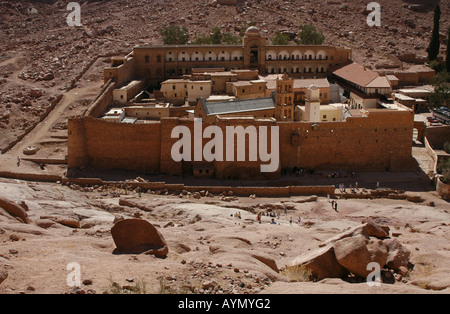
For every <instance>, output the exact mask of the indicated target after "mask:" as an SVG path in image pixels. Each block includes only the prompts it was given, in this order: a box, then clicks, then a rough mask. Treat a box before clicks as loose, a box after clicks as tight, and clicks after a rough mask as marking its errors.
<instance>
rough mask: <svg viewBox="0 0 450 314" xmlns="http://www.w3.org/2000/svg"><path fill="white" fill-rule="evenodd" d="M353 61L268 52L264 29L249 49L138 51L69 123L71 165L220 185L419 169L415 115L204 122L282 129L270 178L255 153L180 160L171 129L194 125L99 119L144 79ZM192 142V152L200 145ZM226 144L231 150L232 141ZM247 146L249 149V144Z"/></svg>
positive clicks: (320, 52) (280, 49)
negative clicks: (121, 90) (210, 176)
mask: <svg viewBox="0 0 450 314" xmlns="http://www.w3.org/2000/svg"><path fill="white" fill-rule="evenodd" d="M350 60H351V50H350V49H345V48H335V47H328V46H266V45H265V41H264V39H263V38H262V37H261V36H260V34H259V31H257V29H256V30H254V29H251V28H250V29H249V31H247V34H246V37H245V38H244V45H243V46H161V47H149V46H140V47H136V48H135V49H134V50H133V52H132V53H130V54H129V55H127V56H126V57H122V58H113V59H112V66H111V67H109V68H106V69H105V71H104V76H105V78H104V80H105V85H104V87H103V88H102V90H101V92H100V94H99V97H98V98H97V99H96V100H95V102H94V103H93V104H92V105H91V106H90V107H89V108H88V109H87V110H86V112H85V115H84V116H80V117H73V118H71V119H69V122H68V166H69V168H78V167H81V166H90V167H94V168H103V169H123V170H131V171H143V172H147V173H167V174H172V175H183V174H187V175H192V174H193V173H194V172H195V171H197V170H198V169H200V170H202V169H201V168H202V167H205V171H206V168H208V167H211V168H212V169H213V171H214V175H215V176H216V178H218V179H263V178H274V177H278V176H280V175H282V174H283V173H285V172H288V171H291V170H292V169H294V168H304V169H315V170H316V169H328V170H333V171H339V170H342V171H344V170H348V171H405V170H411V169H413V168H414V169H415V164H414V162H413V158H412V156H411V152H412V133H413V128H414V114H413V112H412V111H409V110H387V109H376V110H368V111H366V112H365V113H363V115H362V116H356V117H349V118H347V119H346V120H345V121H344V122H321V123H312V122H280V121H276V120H275V119H254V118H229V119H222V118H220V117H217V118H216V120H215V121H214V122H212V123H211V124H206V123H204V124H203V128H205V127H207V126H209V125H216V126H218V127H220V128H221V129H222V130H223V133H224V134H225V133H226V132H225V130H226V127H227V126H243V127H246V126H249V125H254V126H267V127H268V128H269V129H270V127H273V126H278V127H279V149H280V153H279V160H280V163H279V167H278V169H277V170H276V171H275V172H271V173H261V171H260V166H261V164H265V162H262V161H261V160H260V158H259V157H260V156H259V155H258V158H257V160H256V161H249V155H248V151H247V153H246V158H245V160H246V161H234V162H230V161H225V160H224V161H217V160H216V161H213V162H209V163H207V162H205V161H204V160H202V161H181V162H176V161H174V160H173V159H172V156H171V149H172V146H173V144H174V143H175V142H177V141H178V139H177V138H171V133H172V130H173V129H174V127H176V126H186V127H187V128H189V130H191V134H194V121H193V120H192V119H184V118H176V117H171V118H162V119H161V120H159V121H151V122H149V123H145V124H126V123H117V122H110V121H104V120H102V119H98V118H99V116H100V115H101V113H102V112H104V111H105V109H106V108H107V106H108V104H110V103H111V99H112V90H113V89H114V88H116V87H118V86H121V85H122V84H124V83H125V82H127V81H129V80H131V79H144V80H146V81H147V83H148V84H150V85H154V86H156V84H158V83H160V82H162V81H164V80H166V79H169V78H172V77H173V76H178V75H179V74H186V73H190V71H192V68H225V70H231V69H257V70H258V71H260V73H261V74H264V73H267V71H269V72H271V71H272V70H271V69H272V68H273V69H274V72H275V73H282V72H287V73H290V74H289V75H292V76H296V75H297V76H298V77H306V76H310V77H313V76H319V75H322V76H324V77H325V76H326V75H327V72H328V69H329V68H330V67H333V66H336V65H340V64H345V63H347V62H349V61H350ZM297 67H298V68H299V69H300V70H299V72H298V73H297ZM310 68H311V69H312V70H311V69H310ZM322 68H324V69H322ZM305 69H306V70H305ZM310 70H311V71H310ZM258 135H259V134H258ZM269 138H270V136H269ZM191 140H192V145H191V147H192V154H193V152H194V145H195V143H194V140H193V139H191ZM208 142H209V139H204V140H203V143H202V144H201V149H203V148H204V145H205V144H206V143H208ZM223 145H224V151H225V149H226V147H225V143H224V144H223ZM246 145H247V147H248V138H247V140H246ZM269 147H270V146H269ZM235 150H236V147H235ZM269 151H270V148H269ZM193 159H194V158H191V160H193Z"/></svg>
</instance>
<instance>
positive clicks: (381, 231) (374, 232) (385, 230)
mask: <svg viewBox="0 0 450 314" xmlns="http://www.w3.org/2000/svg"><path fill="white" fill-rule="evenodd" d="M363 223H364V224H365V231H366V232H367V235H368V236H370V237H376V238H378V239H384V238H388V237H389V231H390V229H389V227H387V226H381V225H379V224H377V223H376V222H375V221H373V220H372V219H368V220H366V221H363Z"/></svg>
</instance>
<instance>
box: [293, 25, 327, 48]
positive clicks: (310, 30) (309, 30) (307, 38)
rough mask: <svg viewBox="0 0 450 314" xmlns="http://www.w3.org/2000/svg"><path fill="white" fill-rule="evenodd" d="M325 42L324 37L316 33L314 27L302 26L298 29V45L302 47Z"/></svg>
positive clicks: (319, 32)
mask: <svg viewBox="0 0 450 314" xmlns="http://www.w3.org/2000/svg"><path fill="white" fill-rule="evenodd" d="M324 40H325V36H324V35H323V33H322V32H321V31H318V30H317V29H316V27H315V26H314V25H307V24H305V25H302V26H301V27H300V40H298V41H297V43H298V44H303V45H321V44H323V42H324Z"/></svg>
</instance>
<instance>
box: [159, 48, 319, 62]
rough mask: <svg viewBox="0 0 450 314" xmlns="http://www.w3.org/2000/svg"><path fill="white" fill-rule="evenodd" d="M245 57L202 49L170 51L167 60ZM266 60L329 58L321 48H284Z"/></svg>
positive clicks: (228, 52)
mask: <svg viewBox="0 0 450 314" xmlns="http://www.w3.org/2000/svg"><path fill="white" fill-rule="evenodd" d="M243 58H244V55H243V52H242V51H241V50H235V51H226V50H224V51H221V52H218V53H216V52H214V51H208V52H202V51H194V52H188V51H180V52H178V53H176V52H174V51H169V52H167V53H166V56H165V59H166V62H174V61H176V60H177V61H179V62H184V61H241V60H242V59H243ZM266 60H268V61H271V60H328V55H327V52H326V51H325V50H320V51H318V52H317V53H316V52H314V51H313V50H308V51H306V52H301V51H300V50H294V51H292V52H288V51H287V50H282V51H280V52H276V51H274V50H270V51H268V52H267V53H266Z"/></svg>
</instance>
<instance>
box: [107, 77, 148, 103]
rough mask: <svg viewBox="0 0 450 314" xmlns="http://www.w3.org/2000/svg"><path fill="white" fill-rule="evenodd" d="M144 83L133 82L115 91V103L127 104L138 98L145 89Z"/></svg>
mask: <svg viewBox="0 0 450 314" xmlns="http://www.w3.org/2000/svg"><path fill="white" fill-rule="evenodd" d="M143 86H144V82H143V81H141V80H132V81H129V82H127V83H126V84H124V85H123V86H121V87H120V88H117V89H114V90H113V101H114V102H119V103H122V104H125V103H126V102H127V101H129V100H130V99H132V98H133V97H134V96H136V95H137V94H138V93H139V92H140V91H141V90H142V88H143Z"/></svg>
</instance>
